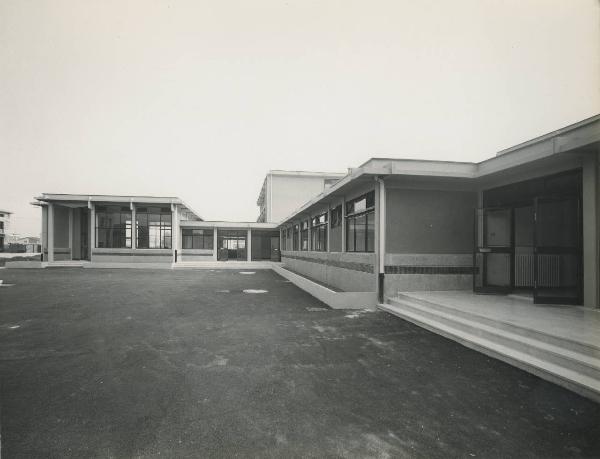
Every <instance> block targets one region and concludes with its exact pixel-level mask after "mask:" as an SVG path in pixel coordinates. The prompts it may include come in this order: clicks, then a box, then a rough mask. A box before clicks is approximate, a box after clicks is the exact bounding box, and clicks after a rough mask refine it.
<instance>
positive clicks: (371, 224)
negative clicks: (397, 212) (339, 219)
mask: <svg viewBox="0 0 600 459" xmlns="http://www.w3.org/2000/svg"><path fill="white" fill-rule="evenodd" d="M346 251H348V252H374V251H375V192H374V191H371V192H369V193H367V194H365V195H362V196H360V197H358V198H356V199H353V200H352V201H350V202H347V203H346Z"/></svg>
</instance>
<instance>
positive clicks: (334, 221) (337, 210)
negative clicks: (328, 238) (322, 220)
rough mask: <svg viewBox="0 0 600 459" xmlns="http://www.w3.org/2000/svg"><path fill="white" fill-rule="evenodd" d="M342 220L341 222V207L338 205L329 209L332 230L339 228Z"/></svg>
mask: <svg viewBox="0 0 600 459" xmlns="http://www.w3.org/2000/svg"><path fill="white" fill-rule="evenodd" d="M342 220H343V215H342V205H341V204H339V205H338V206H336V207H334V208H333V209H331V228H332V229H333V228H337V227H338V226H341V225H342Z"/></svg>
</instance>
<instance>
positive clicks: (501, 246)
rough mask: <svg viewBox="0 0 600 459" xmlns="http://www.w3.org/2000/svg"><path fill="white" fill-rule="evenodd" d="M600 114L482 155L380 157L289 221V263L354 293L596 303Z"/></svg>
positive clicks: (285, 247) (285, 242)
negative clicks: (475, 158) (454, 293)
mask: <svg viewBox="0 0 600 459" xmlns="http://www.w3.org/2000/svg"><path fill="white" fill-rule="evenodd" d="M599 142H600V116H596V117H593V118H590V119H588V120H585V121H582V122H580V123H577V124H575V125H572V126H568V127H566V128H563V129H561V130H559V131H556V132H553V133H550V134H548V135H545V136H542V137H539V138H536V139H533V140H531V141H529V142H525V143H523V144H521V145H517V146H515V147H513V148H510V149H508V150H505V151H502V152H500V153H498V154H497V155H496V156H495V157H494V158H491V159H488V160H486V161H483V162H480V163H457V162H446V161H418V160H402V159H393V158H373V159H370V160H369V161H367V162H366V163H364V164H362V165H361V166H360V167H358V168H356V169H354V170H352V171H351V172H350V173H349V174H348V175H347V176H346V177H344V178H343V179H341V180H340V181H338V182H337V183H335V184H334V185H333V186H332V187H331V188H329V189H327V190H325V191H324V192H323V193H321V194H319V195H318V196H316V197H314V198H313V199H311V200H310V201H308V202H307V203H305V204H304V205H303V206H301V207H299V208H298V209H296V210H295V211H294V212H292V213H291V214H290V215H288V216H287V217H285V218H284V219H283V220H282V221H281V224H280V229H281V238H282V262H283V265H284V266H285V267H287V268H289V269H290V270H292V271H294V272H296V273H299V274H301V275H303V276H306V277H310V278H312V279H314V280H316V281H317V282H320V283H324V284H326V285H329V286H331V287H333V288H336V289H341V290H344V291H358V292H365V291H370V292H377V295H378V298H379V301H380V302H383V301H385V300H386V298H390V297H394V296H395V295H397V294H398V292H403V291H419V290H422V291H426V290H474V291H475V292H480V293H510V292H515V291H525V292H528V293H531V294H532V295H533V298H534V301H535V302H536V303H544V304H546V303H561V304H578V305H585V306H587V307H591V308H596V307H598V301H599V300H598V299H599V285H598V284H599V281H598V279H599V277H600V271H599V267H598V250H599V236H598V235H599V223H598V221H599V217H600V207H599V203H600V196H599V189H598V175H599Z"/></svg>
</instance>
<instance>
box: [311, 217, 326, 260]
mask: <svg viewBox="0 0 600 459" xmlns="http://www.w3.org/2000/svg"><path fill="white" fill-rule="evenodd" d="M310 235H311V239H312V241H311V248H312V250H315V251H317V252H326V251H327V214H326V213H325V214H321V215H319V216H317V217H314V218H313V219H312V231H311V233H310Z"/></svg>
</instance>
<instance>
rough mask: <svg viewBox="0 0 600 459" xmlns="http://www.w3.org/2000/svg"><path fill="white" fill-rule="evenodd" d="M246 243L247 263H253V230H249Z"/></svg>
mask: <svg viewBox="0 0 600 459" xmlns="http://www.w3.org/2000/svg"><path fill="white" fill-rule="evenodd" d="M247 239H248V240H247V241H246V252H247V253H246V261H252V230H251V229H250V228H248V236H247Z"/></svg>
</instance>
